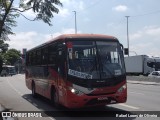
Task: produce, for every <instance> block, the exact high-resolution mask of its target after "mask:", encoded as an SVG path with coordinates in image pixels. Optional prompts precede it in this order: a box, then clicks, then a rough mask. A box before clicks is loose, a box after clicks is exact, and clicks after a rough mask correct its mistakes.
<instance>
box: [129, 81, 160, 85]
mask: <svg viewBox="0 0 160 120" xmlns="http://www.w3.org/2000/svg"><path fill="white" fill-rule="evenodd" d="M127 83H131V84H143V85H159V86H160V83H157V82H144V81H133V80H127Z"/></svg>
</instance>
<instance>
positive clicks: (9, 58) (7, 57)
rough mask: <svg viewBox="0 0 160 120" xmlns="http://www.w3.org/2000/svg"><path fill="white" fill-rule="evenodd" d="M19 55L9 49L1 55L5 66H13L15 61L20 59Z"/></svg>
mask: <svg viewBox="0 0 160 120" xmlns="http://www.w3.org/2000/svg"><path fill="white" fill-rule="evenodd" d="M20 56H21V53H20V51H18V50H16V49H9V50H8V51H7V52H6V53H4V54H3V59H4V61H5V62H6V63H5V64H9V65H14V64H15V62H16V61H18V60H19V59H20Z"/></svg>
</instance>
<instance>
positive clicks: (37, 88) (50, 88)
mask: <svg viewBox="0 0 160 120" xmlns="http://www.w3.org/2000/svg"><path fill="white" fill-rule="evenodd" d="M25 79H26V86H27V87H28V88H29V89H30V90H32V95H33V96H36V95H37V94H40V95H42V96H44V97H46V98H48V99H50V100H51V102H52V103H53V104H54V105H55V106H58V105H63V106H65V107H67V108H80V107H89V106H105V105H107V104H116V103H124V102H126V100H127V84H126V72H125V64H124V55H123V46H122V45H121V44H120V43H119V41H118V39H117V38H115V37H112V36H107V35H98V34H68V35H61V36H59V37H57V38H55V39H53V40H51V41H49V42H47V43H44V44H42V45H40V46H37V47H35V48H33V49H31V50H29V51H27V53H26V73H25Z"/></svg>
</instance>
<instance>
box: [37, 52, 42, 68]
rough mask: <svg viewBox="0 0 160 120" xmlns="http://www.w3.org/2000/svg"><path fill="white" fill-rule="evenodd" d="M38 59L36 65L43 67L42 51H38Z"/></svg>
mask: <svg viewBox="0 0 160 120" xmlns="http://www.w3.org/2000/svg"><path fill="white" fill-rule="evenodd" d="M36 59H37V61H36V65H41V64H42V62H41V49H39V50H37V51H36Z"/></svg>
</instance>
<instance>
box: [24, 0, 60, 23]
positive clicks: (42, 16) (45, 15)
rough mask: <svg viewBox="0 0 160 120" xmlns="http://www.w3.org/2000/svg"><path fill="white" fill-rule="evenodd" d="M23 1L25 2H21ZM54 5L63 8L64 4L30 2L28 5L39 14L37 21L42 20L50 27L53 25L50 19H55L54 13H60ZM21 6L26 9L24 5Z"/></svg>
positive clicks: (56, 0) (45, 0) (53, 0)
mask: <svg viewBox="0 0 160 120" xmlns="http://www.w3.org/2000/svg"><path fill="white" fill-rule="evenodd" d="M22 1H23V0H21V2H22ZM54 4H55V5H59V6H62V3H61V2H60V1H59V0H29V1H28V2H27V4H26V5H27V6H28V8H32V10H33V11H34V12H35V13H37V16H36V18H35V20H42V21H43V22H45V23H47V24H48V25H52V24H51V20H50V19H51V18H53V17H54V16H53V13H58V12H59V10H58V8H56V7H55V5H54ZM21 5H22V6H23V7H24V4H21ZM25 7H26V6H25Z"/></svg>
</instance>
